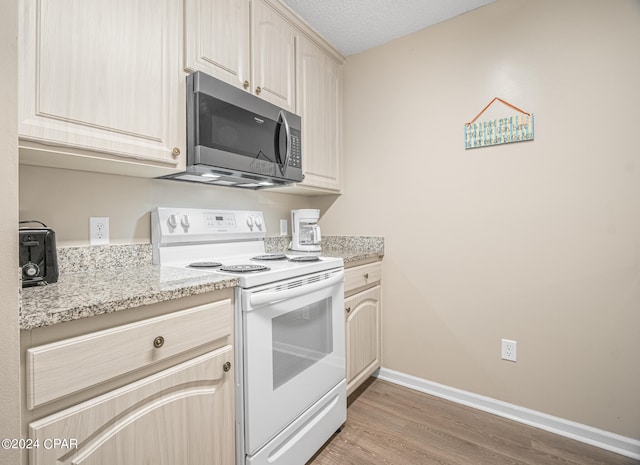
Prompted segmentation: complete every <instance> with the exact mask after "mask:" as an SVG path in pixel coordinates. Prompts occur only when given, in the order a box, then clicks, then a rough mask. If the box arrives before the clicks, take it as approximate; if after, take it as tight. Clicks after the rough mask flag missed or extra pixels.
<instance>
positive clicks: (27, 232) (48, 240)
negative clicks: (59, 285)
mask: <svg viewBox="0 0 640 465" xmlns="http://www.w3.org/2000/svg"><path fill="white" fill-rule="evenodd" d="M25 223H38V224H41V225H42V227H41V228H26V227H20V229H19V244H18V247H19V250H20V268H21V269H22V287H27V286H35V285H38V284H51V283H55V282H57V281H58V254H57V252H56V233H55V232H54V231H53V229H51V228H48V227H47V225H46V224H44V223H42V222H40V221H31V220H30V221H20V224H25Z"/></svg>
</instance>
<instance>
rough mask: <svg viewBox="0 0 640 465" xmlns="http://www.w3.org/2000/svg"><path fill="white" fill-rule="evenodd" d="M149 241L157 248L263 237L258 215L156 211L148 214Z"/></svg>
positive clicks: (178, 209)
mask: <svg viewBox="0 0 640 465" xmlns="http://www.w3.org/2000/svg"><path fill="white" fill-rule="evenodd" d="M151 234H152V241H154V242H156V243H158V244H172V243H192V242H222V241H225V242H228V241H233V240H238V239H250V238H255V239H260V238H264V237H265V235H266V230H265V224H264V216H263V214H262V212H260V211H247V210H207V209H199V208H172V207H158V208H156V209H154V210H153V211H152V212H151Z"/></svg>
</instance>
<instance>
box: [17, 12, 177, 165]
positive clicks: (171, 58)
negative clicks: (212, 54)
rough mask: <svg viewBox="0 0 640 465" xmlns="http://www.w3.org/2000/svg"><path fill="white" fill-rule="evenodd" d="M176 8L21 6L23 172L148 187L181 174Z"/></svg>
mask: <svg viewBox="0 0 640 465" xmlns="http://www.w3.org/2000/svg"><path fill="white" fill-rule="evenodd" d="M181 6H182V2H181V1H180V0H134V1H130V2H116V3H114V2H111V1H107V0H47V1H46V2H41V1H37V0H24V1H23V2H21V8H22V10H21V15H20V39H19V47H20V53H19V57H20V58H19V70H20V88H19V99H20V107H19V138H20V147H21V153H20V157H21V162H22V163H28V164H36V165H44V166H57V167H62V168H71V169H81V170H90V171H103V172H111V173H117V174H135V175H140V176H149V177H151V176H158V175H162V174H167V173H169V172H174V171H178V170H180V169H183V168H184V165H185V155H186V154H185V149H184V144H185V129H184V124H185V123H184V121H185V119H184V113H185V112H184V73H183V72H182V71H181V67H180V64H179V61H180V46H181V45H180V44H181V38H180V31H181V21H182V11H181V10H182V8H181Z"/></svg>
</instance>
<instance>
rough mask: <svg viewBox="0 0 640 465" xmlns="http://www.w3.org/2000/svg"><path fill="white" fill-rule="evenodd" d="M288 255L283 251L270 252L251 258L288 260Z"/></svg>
mask: <svg viewBox="0 0 640 465" xmlns="http://www.w3.org/2000/svg"><path fill="white" fill-rule="evenodd" d="M286 259H287V256H286V255H285V254H283V253H268V254H265V255H258V256H255V257H253V258H252V259H251V260H286Z"/></svg>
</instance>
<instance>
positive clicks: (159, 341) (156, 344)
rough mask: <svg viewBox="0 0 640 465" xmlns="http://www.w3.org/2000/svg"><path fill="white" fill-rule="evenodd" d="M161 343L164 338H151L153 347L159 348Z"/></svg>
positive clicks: (162, 343)
mask: <svg viewBox="0 0 640 465" xmlns="http://www.w3.org/2000/svg"><path fill="white" fill-rule="evenodd" d="M163 345H164V338H163V337H162V336H158V337H157V338H155V339H154V340H153V347H155V348H156V349H159V348H160V347H162V346H163Z"/></svg>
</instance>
